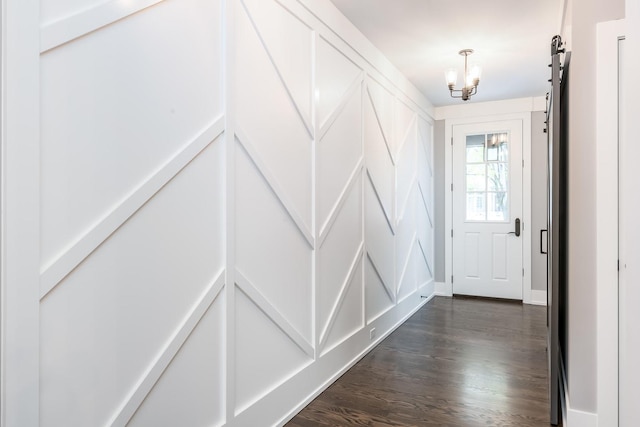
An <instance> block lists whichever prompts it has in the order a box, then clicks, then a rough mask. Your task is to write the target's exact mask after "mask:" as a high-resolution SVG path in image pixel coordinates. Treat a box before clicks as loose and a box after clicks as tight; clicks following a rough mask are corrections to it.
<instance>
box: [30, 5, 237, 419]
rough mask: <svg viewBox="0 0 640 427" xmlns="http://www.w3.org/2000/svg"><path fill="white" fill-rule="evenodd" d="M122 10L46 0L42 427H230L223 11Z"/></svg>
mask: <svg viewBox="0 0 640 427" xmlns="http://www.w3.org/2000/svg"><path fill="white" fill-rule="evenodd" d="M119 3H120V2H105V3H101V4H99V5H93V3H89V4H87V2H86V1H69V2H57V1H53V0H47V1H43V2H42V9H43V13H42V18H43V22H42V27H41V38H42V41H43V43H42V44H43V51H42V53H41V123H40V127H41V135H42V138H41V146H40V150H41V153H40V155H41V165H42V167H41V183H42V184H41V189H40V194H41V202H40V203H41V251H40V253H41V272H42V276H41V290H40V297H41V302H40V324H41V330H40V355H41V356H40V359H41V363H40V372H41V373H40V375H41V381H40V384H41V386H40V420H41V425H42V426H61V425H65V426H99V425H125V424H127V423H130V424H131V425H156V426H157V425H177V424H176V423H174V422H172V420H174V421H175V420H176V419H179V420H181V421H180V422H179V423H178V424H183V425H216V424H217V425H221V424H222V422H223V420H224V417H225V414H224V411H223V409H224V394H223V389H222V387H221V384H222V381H223V379H224V377H225V373H224V369H225V368H224V352H223V349H224V343H225V341H224V333H225V332H224V323H223V322H221V319H222V318H223V314H224V305H225V303H224V298H225V296H224V287H225V286H224V285H225V283H224V267H225V261H224V260H225V254H224V217H223V214H224V211H223V210H221V206H224V191H225V190H224V168H225V155H224V146H223V145H224V135H223V133H224V107H223V105H224V103H223V97H222V95H223V92H222V89H223V81H222V68H221V62H220V58H221V55H222V49H223V46H222V40H223V33H222V25H221V23H222V3H221V1H211V0H186V1H176V0H172V1H164V2H155V3H156V4H154V5H150V2H148V1H147V2H141V1H138V2H135V1H133V2H128V3H129V4H128V5H127V6H128V9H127V8H124V7H120V6H119ZM148 6H149V7H148ZM186 47H188V48H186ZM176 396H179V397H178V398H176ZM167 404H170V406H167Z"/></svg>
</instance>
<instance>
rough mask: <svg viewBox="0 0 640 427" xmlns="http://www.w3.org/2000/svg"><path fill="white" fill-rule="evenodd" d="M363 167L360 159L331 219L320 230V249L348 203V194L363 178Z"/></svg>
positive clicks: (334, 207)
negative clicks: (346, 202) (343, 207)
mask: <svg viewBox="0 0 640 427" xmlns="http://www.w3.org/2000/svg"><path fill="white" fill-rule="evenodd" d="M363 167H364V166H363V160H362V158H360V160H359V161H358V164H357V165H356V167H355V169H354V170H353V172H351V176H350V177H349V180H348V181H347V185H346V186H345V187H344V188H343V189H342V191H341V192H340V197H338V200H337V201H336V203H335V205H334V206H333V207H332V208H331V213H330V214H329V217H328V218H327V220H326V222H325V223H324V224H322V226H321V228H320V233H319V235H320V236H319V238H318V240H319V241H318V246H319V247H322V245H323V243H324V241H325V239H326V238H327V236H328V235H329V232H331V228H332V227H333V224H334V223H335V222H336V219H337V218H338V214H339V213H340V211H341V210H342V206H343V205H344V203H345V201H346V196H347V194H349V192H350V191H351V189H352V188H353V186H354V184H355V183H356V182H358V181H359V179H360V178H361V176H362V170H363Z"/></svg>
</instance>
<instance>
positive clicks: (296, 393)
mask: <svg viewBox="0 0 640 427" xmlns="http://www.w3.org/2000/svg"><path fill="white" fill-rule="evenodd" d="M39 31H40V41H41V43H40V45H41V47H40V50H41V52H40V58H39V65H40V67H39V76H40V114H41V115H40V119H39V122H38V126H39V129H40V135H41V139H40V147H39V150H40V152H39V158H38V159H37V160H38V162H39V165H40V181H39V182H40V184H39V189H38V193H39V213H40V215H39V220H40V228H39V230H38V233H39V241H40V247H39V248H38V251H37V253H35V252H34V254H33V256H34V259H37V260H38V263H39V275H40V276H39V277H40V283H39V289H37V296H38V299H37V301H35V302H34V304H37V306H38V309H39V320H40V321H39V330H38V331H37V339H36V340H37V342H38V343H39V360H40V365H39V373H38V374H37V375H38V378H39V401H38V402H37V405H38V407H39V411H40V414H39V419H40V425H41V426H45V427H47V426H52V427H57V426H62V425H64V426H69V427H75V426H78V427H86V426H126V425H129V426H135V427H144V426H153V427H158V426H177V425H184V426H194V427H195V426H219V427H222V426H225V427H240V426H268V425H281V424H283V423H284V422H286V420H288V419H289V418H290V417H291V416H293V415H294V414H295V413H296V412H297V410H299V409H301V408H302V407H303V406H304V405H305V404H306V403H307V402H308V401H310V399H312V398H313V397H314V396H315V395H317V394H318V393H319V392H320V391H322V389H323V388H325V387H326V386H328V385H329V384H330V383H331V382H332V381H333V380H334V379H336V378H337V377H338V376H339V375H341V374H342V373H343V372H344V371H345V370H346V369H348V368H349V367H350V366H352V365H353V363H355V362H356V361H357V360H359V358H361V357H362V356H363V355H364V354H366V353H367V352H368V351H369V350H371V349H372V348H373V347H374V346H375V345H376V344H377V343H378V342H379V341H380V340H381V339H383V338H384V337H385V336H386V335H387V334H389V333H390V332H392V331H393V330H394V329H395V328H396V327H397V326H399V325H400V324H401V323H402V322H403V321H404V320H405V319H406V318H407V317H408V316H410V315H411V314H412V313H413V312H414V311H415V310H417V309H418V308H419V307H420V306H421V304H423V303H424V301H425V299H423V298H421V296H424V297H431V296H432V295H433V256H434V254H433V250H434V246H433V236H434V231H433V224H434V223H433V213H434V206H433V169H434V165H433V147H432V145H433V144H432V123H433V120H432V118H431V114H432V107H431V106H430V104H429V103H428V101H427V100H425V99H424V98H423V97H422V96H421V95H420V94H419V93H418V91H417V90H416V89H415V88H413V87H412V86H411V85H410V83H409V82H408V81H407V80H406V79H405V78H404V77H402V76H400V75H399V73H398V72H397V71H396V70H395V68H393V67H392V66H391V64H390V63H389V62H388V61H387V60H386V59H385V58H384V57H382V56H381V55H380V54H379V53H378V51H377V50H375V49H374V48H373V46H372V45H371V44H370V43H369V42H368V41H366V39H364V38H363V37H362V35H360V34H359V33H357V31H356V30H355V28H354V27H352V26H351V24H350V23H348V21H346V19H344V17H342V16H341V15H339V13H338V12H337V10H336V9H335V8H334V7H333V5H332V4H330V3H329V2H326V4H324V3H318V2H316V1H315V0H129V1H120V0H106V1H101V2H95V1H89V0H65V1H64V2H61V1H57V0H42V1H41V22H40V28H39ZM34 295H36V292H35V290H34ZM373 328H375V329H376V333H375V334H373V333H372V332H371V330H372V329H373ZM8 427H14V426H8Z"/></svg>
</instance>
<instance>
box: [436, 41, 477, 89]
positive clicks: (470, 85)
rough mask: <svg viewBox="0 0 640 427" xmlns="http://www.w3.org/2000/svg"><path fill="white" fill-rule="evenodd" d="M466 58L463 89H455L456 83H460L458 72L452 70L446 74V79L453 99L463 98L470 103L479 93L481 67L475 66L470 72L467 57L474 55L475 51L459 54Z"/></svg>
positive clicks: (463, 50)
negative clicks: (470, 99)
mask: <svg viewBox="0 0 640 427" xmlns="http://www.w3.org/2000/svg"><path fill="white" fill-rule="evenodd" d="M458 53H459V54H460V55H462V56H464V78H463V83H464V86H463V87H462V89H455V87H456V82H457V81H458V70H456V69H455V68H450V69H448V70H447V71H446V72H445V78H446V80H447V86H449V93H450V94H451V97H452V98H462V100H463V101H468V100H469V98H471V96H473V95H475V94H476V93H477V92H478V84H479V83H480V73H481V70H480V67H479V66H477V65H475V66H473V67H472V68H471V71H470V72H469V70H468V66H467V57H468V56H469V55H471V54H472V53H473V49H462V50H461V51H460V52H458Z"/></svg>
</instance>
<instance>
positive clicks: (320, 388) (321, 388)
mask: <svg viewBox="0 0 640 427" xmlns="http://www.w3.org/2000/svg"><path fill="white" fill-rule="evenodd" d="M435 296H437V294H436V293H433V294H431V295H429V296H428V297H424V298H422V301H421V302H420V304H418V306H417V307H415V308H414V309H412V310H411V311H409V313H408V314H407V315H405V316H404V317H402V318H401V319H399V320H398V321H397V322H396V323H395V324H394V325H393V326H392V327H391V328H390V329H389V330H388V331H387V332H386V333H384V334H382V335H380V336H379V337H378V338H376V340H375V341H373V342H371V344H369V345H368V346H367V347H366V348H365V349H364V350H362V351H361V352H360V353H359V354H358V355H357V356H355V357H354V358H353V359H351V360H350V361H348V362H347V363H345V364H344V365H343V367H342V368H341V369H339V370H337V371H336V372H335V374H333V375H331V376H330V377H329V378H328V379H327V380H326V381H325V382H323V383H322V384H320V386H318V388H316V389H315V390H314V391H313V392H312V393H311V394H309V395H308V396H307V397H306V398H305V399H304V400H303V401H302V402H300V404H298V405H297V406H296V407H295V408H293V409H292V410H291V411H289V413H288V414H286V415H285V416H284V417H282V419H281V420H280V421H279V422H278V423H276V424H275V425H284V424H286V423H287V422H288V421H290V420H291V419H292V418H293V417H294V416H295V415H296V414H298V412H300V411H301V410H302V409H304V408H305V407H306V406H307V405H308V404H309V403H311V401H312V400H314V399H315V398H316V397H318V396H319V395H320V394H321V393H322V392H323V391H325V390H326V389H327V388H328V387H329V386H330V385H331V384H333V383H334V382H335V381H336V380H337V379H338V378H340V377H341V376H342V375H344V373H345V372H347V371H348V370H349V369H351V368H352V367H353V366H354V365H355V364H356V363H358V362H359V361H360V360H361V359H362V358H363V357H364V356H366V355H367V354H369V352H370V351H371V350H373V349H374V348H375V347H377V345H378V344H380V343H381V342H382V341H384V340H385V339H386V338H387V337H388V336H389V335H391V333H393V332H394V331H395V330H396V329H398V328H399V327H400V326H402V324H403V323H404V322H406V321H407V320H408V319H409V318H410V317H411V316H413V315H414V314H415V313H417V312H418V310H420V309H421V308H422V307H423V306H424V305H425V304H427V303H428V302H429V301H431V300H432V299H433V298H434V297H435ZM363 331H364V330H362V331H360V332H363Z"/></svg>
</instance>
